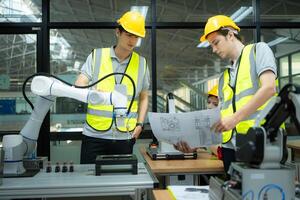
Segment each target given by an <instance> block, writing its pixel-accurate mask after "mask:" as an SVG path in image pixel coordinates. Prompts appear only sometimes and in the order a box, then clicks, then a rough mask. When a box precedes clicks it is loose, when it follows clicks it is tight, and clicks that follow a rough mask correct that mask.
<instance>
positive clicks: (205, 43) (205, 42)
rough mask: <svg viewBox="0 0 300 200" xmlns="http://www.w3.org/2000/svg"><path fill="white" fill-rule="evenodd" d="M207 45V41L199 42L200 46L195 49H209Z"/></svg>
mask: <svg viewBox="0 0 300 200" xmlns="http://www.w3.org/2000/svg"><path fill="white" fill-rule="evenodd" d="M209 45H210V44H209V43H208V42H207V41H204V42H201V43H200V44H198V45H197V48H206V47H209Z"/></svg>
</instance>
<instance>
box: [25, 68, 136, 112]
mask: <svg viewBox="0 0 300 200" xmlns="http://www.w3.org/2000/svg"><path fill="white" fill-rule="evenodd" d="M113 75H124V76H126V77H127V78H128V79H129V80H130V82H131V83H132V86H133V95H132V98H131V101H130V104H129V107H128V110H127V115H128V114H129V113H130V110H131V107H132V104H133V101H134V98H135V94H136V87H135V85H134V81H133V79H132V78H131V77H130V76H129V75H127V74H125V73H120V72H115V73H110V74H108V75H106V76H104V77H103V78H101V79H99V80H97V81H96V82H94V83H92V84H90V85H87V86H74V87H75V88H90V87H92V86H94V85H96V84H98V83H99V82H101V81H103V80H104V79H106V78H108V77H110V76H113ZM35 76H46V77H52V78H55V79H57V80H59V81H61V82H63V83H65V84H66V85H69V86H72V84H70V83H68V82H66V81H64V80H62V79H60V78H58V77H57V76H54V75H52V74H47V73H43V72H39V73H36V74H33V75H31V76H29V77H28V78H26V80H25V81H24V83H23V86H22V93H23V96H24V99H25V100H26V102H27V103H28V104H29V105H30V107H31V108H32V109H34V106H33V104H32V102H31V101H30V100H29V99H28V97H27V95H26V92H25V88H26V84H27V82H28V81H29V80H30V79H32V78H33V77H35Z"/></svg>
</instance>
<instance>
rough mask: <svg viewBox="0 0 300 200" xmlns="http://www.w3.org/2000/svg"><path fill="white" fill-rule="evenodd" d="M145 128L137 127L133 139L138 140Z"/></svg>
mask: <svg viewBox="0 0 300 200" xmlns="http://www.w3.org/2000/svg"><path fill="white" fill-rule="evenodd" d="M142 130H143V128H142V127H141V126H136V127H135V129H134V130H133V133H132V138H135V139H138V137H139V136H140V134H141V132H142Z"/></svg>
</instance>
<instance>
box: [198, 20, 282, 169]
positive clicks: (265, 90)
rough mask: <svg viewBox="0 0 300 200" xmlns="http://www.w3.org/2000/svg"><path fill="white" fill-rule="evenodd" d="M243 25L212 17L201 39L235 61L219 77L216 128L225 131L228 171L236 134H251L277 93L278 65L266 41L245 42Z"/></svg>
mask: <svg viewBox="0 0 300 200" xmlns="http://www.w3.org/2000/svg"><path fill="white" fill-rule="evenodd" d="M239 32H240V28H239V27H238V26H237V25H236V24H235V22H234V21H233V20H232V19H231V18H230V17H227V16H224V15H216V16H213V17H211V18H209V19H208V21H207V23H206V25H205V29H204V34H203V35H202V36H201V38H200V41H201V42H203V41H208V42H209V44H210V45H211V47H212V50H213V52H214V53H215V54H217V55H218V56H219V57H220V58H222V59H227V60H229V61H230V62H231V66H230V67H228V68H227V69H226V70H225V71H224V72H223V74H222V75H221V77H220V79H219V100H220V102H221V120H220V121H219V122H217V123H216V124H215V125H214V126H213V129H214V130H215V131H216V132H222V136H223V143H222V157H223V163H224V168H225V172H227V171H228V169H229V166H230V164H231V162H234V161H235V160H236V158H235V148H236V134H247V131H248V129H249V128H250V127H252V126H253V125H254V123H255V119H256V117H257V115H258V114H259V112H260V111H261V110H262V109H263V108H264V107H265V106H266V104H267V103H268V102H269V100H270V98H271V97H273V96H274V95H276V89H277V82H276V77H277V67H276V63H275V57H274V54H273V52H272V50H271V49H270V48H269V46H268V45H267V44H266V43H263V42H259V43H256V44H249V45H244V44H243V43H242V42H241V40H240V36H239Z"/></svg>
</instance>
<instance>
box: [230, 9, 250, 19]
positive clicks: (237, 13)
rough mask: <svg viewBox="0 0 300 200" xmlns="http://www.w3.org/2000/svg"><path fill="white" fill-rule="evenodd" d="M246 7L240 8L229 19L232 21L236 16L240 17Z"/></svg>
mask: <svg viewBox="0 0 300 200" xmlns="http://www.w3.org/2000/svg"><path fill="white" fill-rule="evenodd" d="M247 8H248V7H246V6H242V7H240V8H239V9H238V10H237V11H235V12H234V13H233V14H232V15H231V16H230V18H231V19H232V20H234V19H235V18H237V17H238V16H240V15H241V14H242V13H243V12H244V11H245V10H247Z"/></svg>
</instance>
